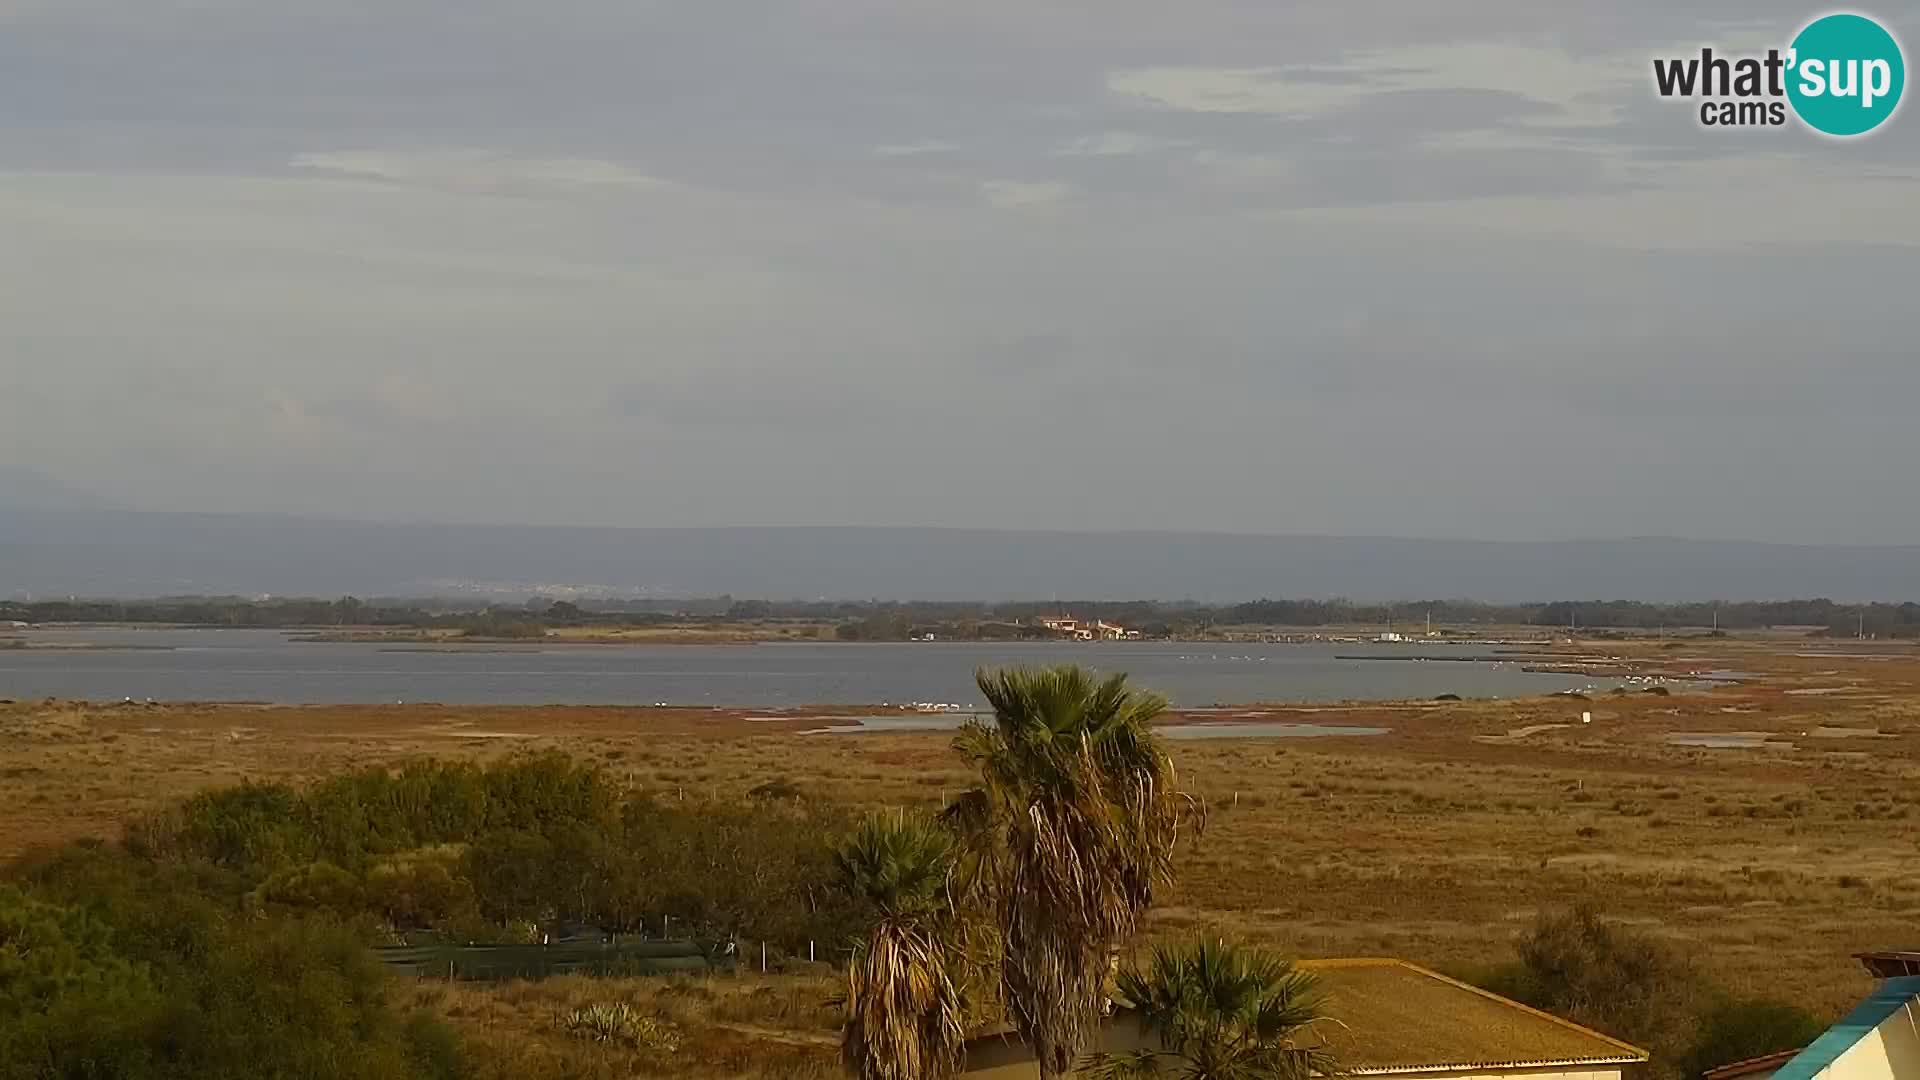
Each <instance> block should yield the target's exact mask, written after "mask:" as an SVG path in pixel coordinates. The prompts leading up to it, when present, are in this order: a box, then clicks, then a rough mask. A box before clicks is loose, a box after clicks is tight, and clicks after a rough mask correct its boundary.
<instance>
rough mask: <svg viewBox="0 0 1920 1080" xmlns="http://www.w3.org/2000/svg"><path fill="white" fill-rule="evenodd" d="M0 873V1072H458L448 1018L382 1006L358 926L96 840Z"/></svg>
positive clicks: (133, 1078) (157, 1077)
mask: <svg viewBox="0 0 1920 1080" xmlns="http://www.w3.org/2000/svg"><path fill="white" fill-rule="evenodd" d="M35 876H36V878H37V880H36V881H35V882H33V885H32V891H31V892H29V891H23V890H22V889H20V888H17V887H13V886H0V1078H4V1080H46V1078H66V1077H73V1078H82V1077H88V1078H91V1077H101V1078H114V1080H161V1078H176V1077H178V1078H185V1077H195V1078H200V1077H205V1078H212V1080H229V1078H230V1080H241V1078H253V1077H268V1078H279V1077H285V1078H293V1077H313V1076H328V1077H340V1078H343V1080H388V1078H399V1077H419V1078H440V1077H447V1078H451V1077H455V1076H458V1075H460V1074H461V1068H462V1065H461V1061H460V1056H459V1053H458V1050H457V1047H456V1046H455V1044H454V1041H453V1038H452V1036H451V1034H450V1033H449V1032H448V1031H447V1030H446V1029H444V1028H443V1027H441V1026H440V1025H439V1024H437V1023H436V1022H435V1021H433V1020H430V1019H428V1018H426V1017H424V1016H404V1015H401V1014H400V1013H398V1012H396V1011H394V1010H393V1009H392V1008H391V1007H390V1005H389V1003H388V1000H387V997H386V980H385V974H384V972H383V971H382V970H381V969H380V967H379V965H378V964H377V963H376V962H375V961H374V960H373V958H372V957H371V956H370V955H369V954H368V953H367V951H366V949H365V948H364V946H363V944H362V942H361V940H360V939H359V937H358V936H356V935H355V934H353V933H352V932H351V931H350V930H348V929H347V928H345V927H343V926H341V925H339V924H337V923H334V922H331V921H328V920H322V919H308V918H282V919H275V920H270V921H261V920H253V919H247V918H241V917H235V915H234V914H233V913H232V912H231V911H230V910H228V909H225V908H223V907H222V906H221V905H220V904H218V903H217V902H214V901H212V900H210V899H208V898H207V897H205V896H204V895H202V894H200V893H198V892H197V891H195V886H196V884H197V883H196V882H195V881H194V880H192V877H191V875H179V874H176V873H172V872H170V871H168V870H167V869H166V868H163V867H158V866H155V865H153V864H147V863H142V862H141V861H139V860H136V859H132V858H129V857H127V856H126V855H124V854H123V853H120V852H117V851H112V850H108V849H100V850H96V851H83V850H76V851H74V852H70V853H66V854H65V855H63V856H61V857H60V858H58V859H57V860H55V861H53V862H51V863H48V864H43V865H41V866H40V867H38V868H36V875H35Z"/></svg>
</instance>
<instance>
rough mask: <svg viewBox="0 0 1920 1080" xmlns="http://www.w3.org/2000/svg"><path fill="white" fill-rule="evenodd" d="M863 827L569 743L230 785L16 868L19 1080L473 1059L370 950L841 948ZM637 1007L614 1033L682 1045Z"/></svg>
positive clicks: (788, 801)
mask: <svg viewBox="0 0 1920 1080" xmlns="http://www.w3.org/2000/svg"><path fill="white" fill-rule="evenodd" d="M845 827H846V822H845V821H844V820H843V819H842V818H841V816H840V814H839V812H838V811H836V810H834V809H831V808H825V807H820V806H817V805H813V804H810V803H808V802H807V801H805V800H804V799H800V798H797V797H790V798H757V799H749V800H745V801H743V802H742V803H740V804H737V805H736V804H731V803H717V802H681V801H677V800H676V801H673V802H661V801H656V800H653V799H650V798H646V797H642V796H633V795H629V794H628V793H626V792H624V791H623V790H621V789H620V788H619V787H618V786H617V785H616V784H615V783H614V782H613V781H612V779H611V778H610V777H609V776H608V775H606V774H605V773H604V772H602V771H601V770H599V769H598V768H596V767H594V766H591V765H584V764H579V763H576V762H575V761H573V760H572V759H570V758H568V757H566V756H564V755H561V754H541V755H531V756H523V757H516V758H511V759H506V760H502V761H498V762H495V763H492V764H488V765H478V764H471V763H465V762H438V761H421V762H415V763H412V764H409V765H406V766H404V767H402V768H399V769H392V770H389V769H369V770H365V771H360V772H353V773H348V774H345V775H341V776H337V777H334V778H332V779H328V780H325V781H322V782H320V783H316V784H313V785H311V786H308V787H304V788H303V787H294V786H289V785H284V784H262V783H243V784H240V785H236V786H233V787H226V788H221V789H217V790H212V791H207V792H204V793H202V794H199V795H196V796H194V797H192V798H190V799H187V800H185V801H184V802H182V803H180V804H178V805H177V806H175V807H173V808H171V809H169V810H166V811H164V812H161V813H158V814H154V815H151V816H149V817H147V818H145V819H143V820H141V821H138V822H135V823H133V824H132V825H130V826H129V828H128V831H127V838H126V840H125V842H124V843H123V844H121V845H118V846H110V845H106V844H101V843H98V842H91V843H84V844H76V845H73V846H70V847H68V848H65V849H61V850H58V851H54V852H50V853H40V854H37V855H34V856H30V857H28V858H26V859H23V860H21V861H20V862H18V863H17V864H15V865H14V866H13V867H12V872H11V875H10V882H7V883H0V1080H27V1078H34V1080H42V1078H66V1077H72V1078H76V1080H79V1078H116V1080H117V1078H126V1080H148V1078H152V1080H161V1078H175V1077H182V1078H184V1077H210V1078H214V1080H224V1078H233V1080H239V1078H241V1077H249V1078H251V1077H269V1078H273V1077H287V1078H293V1077H316V1076H326V1077H341V1078H345V1080H361V1078H365V1080H386V1078H389V1077H392V1078H397V1077H422V1078H438V1077H453V1076H457V1075H461V1074H462V1063H461V1061H460V1055H459V1053H458V1048H457V1045H456V1044H455V1041H454V1040H453V1038H452V1036H451V1035H450V1034H449V1032H448V1031H447V1030H446V1029H444V1028H443V1027H441V1026H439V1025H438V1024H437V1023H436V1022H435V1021H433V1020H431V1019H428V1018H425V1017H410V1016H406V1015H402V1014H401V1013H399V1012H397V1011H395V1010H394V1008H393V1007H392V1005H391V1003H390V1002H389V1001H388V999H387V996H386V992H385V986H386V981H385V975H384V972H383V970H382V968H381V967H380V965H379V963H378V961H377V960H375V959H374V957H373V955H372V954H371V952H370V951H369V950H368V948H367V946H368V945H369V944H372V943H376V942H379V941H382V940H392V939H393V937H395V936H396V935H398V934H402V933H405V932H411V931H419V930H426V931H433V932H436V933H437V934H439V935H441V936H443V937H454V938H457V939H464V940H510V939H515V938H518V939H521V940H524V939H526V938H527V937H529V936H530V935H532V934H534V933H536V932H537V930H536V928H537V927H539V926H542V925H544V924H550V923H554V922H576V923H588V924H593V925H598V926H601V927H604V928H606V929H609V930H614V931H628V932H631V931H637V930H643V929H644V930H647V931H652V932H658V931H659V929H660V928H661V927H662V925H663V921H664V920H671V926H672V929H673V931H674V934H675V936H685V935H688V934H692V935H696V936H705V937H708V938H711V939H717V940H728V939H734V938H741V939H746V940H750V941H760V940H764V941H771V942H772V943H774V944H775V946H776V947H779V946H786V947H788V948H790V949H796V950H797V949H804V948H805V946H806V943H807V942H808V941H809V940H813V941H817V942H818V943H819V944H820V945H822V946H826V947H828V948H829V949H831V948H832V947H834V946H838V945H839V944H840V943H842V942H844V941H846V940H848V939H850V938H851V937H852V936H853V934H854V933H855V931H856V930H857V929H858V927H859V926H860V925H861V923H862V920H863V919H864V918H865V917H866V915H865V913H864V911H863V909H862V908H861V907H860V906H859V905H858V903H857V902H856V901H855V900H854V899H852V898H851V897H848V896H847V895H846V894H844V893H842V892H840V891H838V890H836V889H834V888H832V887H831V885H830V883H831V882H832V881H833V880H834V878H833V875H832V872H831V868H832V861H831V854H830V851H831V848H830V845H831V844H832V842H833V840H834V839H835V838H836V837H837V836H838V835H839V834H840V833H841V832H842V831H844V829H845ZM589 1019H591V1018H589ZM599 1019H608V1018H607V1017H600V1018H599ZM625 1019H630V1018H622V1017H619V1016H613V1017H611V1019H610V1020H609V1023H610V1024H611V1025H612V1026H611V1027H607V1028H606V1030H607V1031H609V1032H611V1034H610V1035H609V1036H608V1037H610V1038H616V1039H617V1040H619V1041H623V1042H627V1043H631V1044H633V1045H636V1046H640V1045H644V1046H648V1047H652V1048H653V1049H659V1047H660V1046H662V1045H666V1044H667V1043H663V1042H662V1041H661V1040H662V1039H667V1042H670V1039H668V1038H667V1037H668V1036H669V1035H670V1032H661V1031H654V1030H653V1029H652V1028H647V1027H646V1026H645V1025H638V1026H636V1025H635V1024H633V1023H625V1022H623V1021H624V1020H625ZM583 1022H585V1021H583Z"/></svg>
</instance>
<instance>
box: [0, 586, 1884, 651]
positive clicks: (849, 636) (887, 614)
mask: <svg viewBox="0 0 1920 1080" xmlns="http://www.w3.org/2000/svg"><path fill="white" fill-rule="evenodd" d="M1061 613H1071V614H1072V615H1074V616H1077V617H1079V618H1083V619H1102V620H1105V621H1108V622H1113V623H1118V624H1121V625H1123V626H1127V627H1129V628H1132V629H1138V630H1141V631H1143V632H1144V633H1145V634H1146V635H1147V636H1149V637H1169V636H1184V635H1191V634H1203V633H1206V632H1209V631H1211V630H1215V629H1217V628H1221V627H1234V626H1266V627H1283V628H1293V627H1297V628H1309V629H1310V628H1320V627H1327V626H1342V625H1352V626H1382V627H1384V626H1386V625H1389V624H1393V625H1406V626H1411V625H1415V624H1424V623H1425V621H1426V620H1427V619H1428V618H1429V617H1430V618H1431V619H1432V621H1433V622H1435V623H1437V624H1440V625H1442V626H1444V627H1447V628H1451V629H1458V628H1461V627H1476V626H1538V627H1543V628H1549V627H1550V628H1562V629H1565V628H1571V629H1574V630H1578V631H1587V632H1605V631H1660V630H1669V631H1675V632H1681V631H1698V630H1710V629H1720V630H1756V629H1766V628H1770V627H1796V628H1806V629H1807V630H1808V631H1809V632H1810V633H1815V634H1824V635H1827V636H1833V637H1853V636H1855V635H1856V634H1861V635H1865V636H1870V637H1882V638H1909V637H1920V603H1915V602H1912V601H1907V602H1900V603H1895V602H1890V601H1875V602H1873V603H1865V604H1849V603H1842V602H1839V601H1835V600H1830V599H1825V598H1815V599H1805V600H1742V601H1727V602H1714V601H1693V602H1686V603H1651V602H1645V601H1638V600H1579V601H1576V600H1555V601H1551V602H1542V603H1529V604H1490V603H1481V602H1478V601H1472V600H1430V601H1429V600H1409V601H1402V602H1394V603H1373V602H1356V601H1351V600H1343V599H1260V600H1253V601H1249V602H1246V603H1239V604H1224V605H1221V604H1197V603H1192V602H1185V601H1182V602H1163V601H1151V600H1075V601H1018V602H1005V603H984V602H970V601H891V600H868V601H774V600H740V599H735V598H733V597H729V596H720V597H707V598H701V599H690V600H680V601H672V602H669V601H649V602H646V603H644V604H637V603H634V602H616V601H589V600H580V601H575V600H553V599H549V598H544V597H543V598H535V599H531V600H528V601H526V602H524V603H520V604H499V603H495V604H477V603H474V602H470V601H446V600H435V599H374V600H361V599H359V598H357V597H352V596H346V597H341V598H339V599H336V600H320V599H311V598H272V599H250V598H243V597H217V596H216V597H198V596H188V597H171V598H159V599H140V600H112V599H60V600H35V601H25V600H0V622H9V621H15V622H27V623H73V622H126V623H166V624H173V625H189V626H221V627H257V628H312V627H346V626H372V627H382V628H390V629H408V628H414V629H436V630H449V631H454V632H458V633H464V634H467V635H469V636H474V637H499V638H512V637H533V636H538V635H540V634H542V633H544V632H545V631H546V630H547V629H549V628H557V627H589V628H591V627H607V628H609V629H611V628H618V627H632V626H659V625H662V624H667V623H688V622H692V623H708V624H714V623H739V622H780V621H797V622H818V623H832V624H834V625H835V626H836V627H837V636H838V637H839V638H841V639H842V640H851V641H861V640H871V641H898V640H906V639H908V638H910V637H914V636H918V635H924V634H927V633H933V634H935V635H936V636H939V637H944V638H953V637H960V638H970V639H976V640H979V639H992V638H1008V639H1017V638H1021V637H1044V636H1046V635H1045V634H1044V633H1043V632H1041V631H1040V630H1039V629H1038V628H1037V627H1036V626H1035V625H1034V623H1035V620H1036V619H1038V618H1040V617H1041V616H1046V615H1055V614H1061Z"/></svg>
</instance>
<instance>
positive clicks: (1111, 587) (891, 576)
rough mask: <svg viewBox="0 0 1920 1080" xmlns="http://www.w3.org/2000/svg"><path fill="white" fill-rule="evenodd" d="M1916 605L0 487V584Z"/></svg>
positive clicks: (1813, 576) (1675, 557)
mask: <svg viewBox="0 0 1920 1080" xmlns="http://www.w3.org/2000/svg"><path fill="white" fill-rule="evenodd" d="M26 592H32V593H34V594H38V595H64V594H68V593H73V594H78V595H85V596H93V597H106V596H116V597H128V598H132V597H142V596H158V595H170V594H185V593H202V594H239V595H253V594H261V593H272V594H276V595H303V596H321V597H327V596H336V595H342V594H348V593H351V594H355V595H359V596H431V595H442V596H445V595H452V594H455V593H466V594H469V595H498V596H502V597H506V596H513V595H527V594H532V593H535V592H542V593H546V594H548V595H588V596H591V595H595V594H602V595H612V594H624V595H642V594H644V595H656V596H715V595H722V594H731V595H733V596H735V597H740V598H758V599H810V598H817V597H825V598H832V599H874V598H880V599H900V600H908V599H912V600H942V599H955V600H961V599H965V600H1009V599H1025V600H1033V599H1045V598H1048V597H1059V598H1061V599H1063V600H1066V599H1113V600H1120V599H1158V600H1187V599H1191V600H1197V601H1203V602H1234V601H1242V600H1252V599H1258V598H1261V597H1292V598H1315V597H1336V596H1338V597H1347V598H1350V599H1354V600H1400V599H1415V598H1422V599H1431V598H1456V599H1473V600H1482V601H1489V602H1501V603H1505V602H1525V601H1542V600H1556V599H1572V600H1599V599H1608V600H1648V601H1685V600H1712V599H1727V600H1770V599H1792V598H1809V597H1828V598H1831V599H1834V600H1840V601H1854V600H1908V599H1916V598H1920V547H1916V546H1903V547H1823V546H1792V545H1779V544H1758V543H1746V542H1729V541H1700V540H1674V539H1627V540H1578V541H1564V542H1510V541H1467V540H1412V539H1391V538H1382V537H1334V536H1249V535H1227V534H1211V533H1180V532H1121V533H1079V532H1017V531H996V530H986V529H924V528H711V529H610V528H573V527H558V526H528V525H480V526H475V525H419V524H381V523H370V522H357V521H341V520H330V519H318V518H296V517H279V516H269V515H244V514H185V513H155V512H141V511H128V510H115V509H97V508H93V507H89V506H85V505H74V503H73V502H72V501H71V500H66V499H48V500H46V501H45V502H44V503H43V504H39V505H36V504H34V503H33V502H32V501H31V500H18V499H13V500H9V499H6V498H5V497H4V493H0V596H9V595H12V596H17V595H19V594H22V593H26Z"/></svg>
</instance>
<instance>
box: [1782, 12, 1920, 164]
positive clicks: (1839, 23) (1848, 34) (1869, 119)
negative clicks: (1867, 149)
mask: <svg viewBox="0 0 1920 1080" xmlns="http://www.w3.org/2000/svg"><path fill="white" fill-rule="evenodd" d="M1792 48H1793V52H1792V59H1791V60H1790V61H1789V63H1790V64H1792V74H1791V77H1790V79H1789V81H1788V84H1787V99H1788V100H1789V101H1791V102H1792V103H1793V111H1794V112H1796V113H1798V114H1799V115H1800V119H1801V120H1802V121H1804V122H1805V123H1806V125H1807V126H1808V127H1810V128H1812V129H1814V130H1815V131H1818V132H1821V133H1823V134H1826V135H1839V136H1848V135H1865V134H1866V133H1867V132H1869V131H1872V130H1873V129H1874V128H1877V127H1879V126H1880V125H1881V124H1883V123H1886V121H1887V118H1888V117H1890V116H1892V115H1893V111H1894V109H1896V108H1898V107H1899V105H1900V91H1902V90H1904V89H1905V88H1906V85H1907V64H1906V60H1905V58H1904V57H1902V56H1901V55H1900V43H1899V42H1898V41H1895V40H1894V39H1893V35H1892V34H1890V33H1888V32H1887V30H1886V28H1885V27H1883V26H1881V25H1880V24H1879V23H1877V22H1874V21H1873V20H1872V19H1869V18H1867V17H1866V16H1865V15H1853V14H1837V15H1826V16H1822V17H1821V18H1818V19H1815V20H1814V21H1812V22H1810V23H1808V24H1807V25H1806V28H1805V29H1803V30H1801V31H1800V33H1799V35H1798V36H1796V37H1795V38H1794V39H1793V46H1792Z"/></svg>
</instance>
